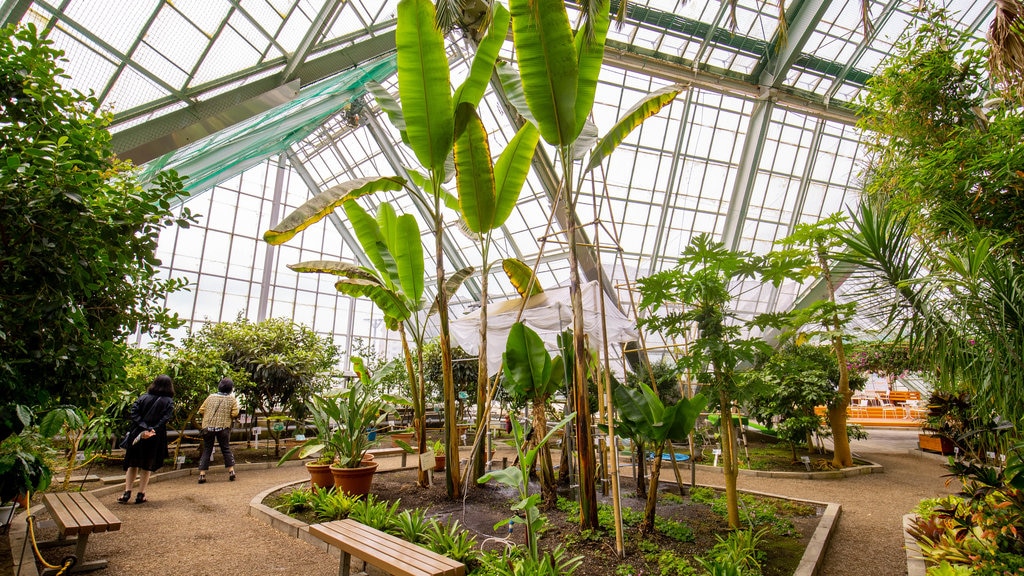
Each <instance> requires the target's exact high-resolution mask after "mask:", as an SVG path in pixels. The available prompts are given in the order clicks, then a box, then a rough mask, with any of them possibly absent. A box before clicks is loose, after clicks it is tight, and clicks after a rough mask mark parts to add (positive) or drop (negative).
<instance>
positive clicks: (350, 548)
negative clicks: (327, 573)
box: [309, 518, 466, 576]
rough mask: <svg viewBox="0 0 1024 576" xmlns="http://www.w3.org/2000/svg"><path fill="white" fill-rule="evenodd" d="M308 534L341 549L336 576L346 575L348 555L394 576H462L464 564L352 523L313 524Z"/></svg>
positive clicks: (350, 521) (464, 568) (348, 521)
mask: <svg viewBox="0 0 1024 576" xmlns="http://www.w3.org/2000/svg"><path fill="white" fill-rule="evenodd" d="M309 533H310V534H312V535H314V536H316V537H317V538H319V539H321V540H323V541H324V542H327V543H328V544H330V545H332V546H334V547H336V548H338V549H339V550H341V564H340V565H339V567H338V575H339V576H348V575H349V566H350V564H351V561H352V556H355V557H356V558H359V559H360V560H362V561H364V562H366V563H367V564H370V565H372V566H376V567H377V568H380V569H382V570H384V571H385V572H387V573H388V574H395V575H397V576H465V574H466V565H465V564H463V563H461V562H456V561H455V560H452V559H451V558H448V557H447V556H442V555H440V554H437V553H435V552H431V551H430V550H427V549H426V548H423V547H422V546H417V545H416V544H413V543H411V542H406V541H405V540H402V539H401V538H398V537H397V536H392V535H391V534H386V533H384V532H381V531H380V530H376V529H374V528H370V527H369V526H367V525H365V524H361V523H359V522H356V521H355V520H350V519H347V518H346V519H345V520H335V521H333V522H324V523H323V524H313V525H312V526H310V527H309Z"/></svg>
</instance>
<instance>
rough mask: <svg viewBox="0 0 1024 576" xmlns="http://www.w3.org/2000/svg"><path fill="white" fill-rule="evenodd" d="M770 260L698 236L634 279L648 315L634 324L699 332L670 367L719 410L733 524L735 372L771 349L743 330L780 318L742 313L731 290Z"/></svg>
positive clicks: (678, 334)
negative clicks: (670, 262) (668, 263)
mask: <svg viewBox="0 0 1024 576" xmlns="http://www.w3.org/2000/svg"><path fill="white" fill-rule="evenodd" d="M768 264H769V258H768V257H757V256H755V255H754V254H752V253H750V252H739V251H732V250H727V249H726V248H725V245H724V244H723V243H721V242H716V241H714V240H712V239H711V236H710V235H708V234H701V235H698V236H696V237H695V238H694V239H693V240H692V241H691V242H690V244H689V245H688V246H687V247H686V249H685V250H683V253H682V255H681V256H680V258H679V260H678V262H677V264H676V266H675V267H673V268H670V269H667V270H662V271H661V272H657V273H655V274H652V275H650V276H648V277H646V278H641V279H639V280H638V286H639V290H640V295H641V301H640V305H639V307H640V309H641V311H643V312H645V313H647V315H646V316H645V317H644V318H641V319H640V321H639V322H638V323H639V324H640V326H641V327H644V328H646V329H649V330H654V331H660V332H661V333H662V334H663V335H664V336H665V337H666V338H686V337H687V336H688V335H690V334H692V333H696V335H697V336H696V338H695V339H692V340H690V341H689V346H688V347H687V348H686V350H685V352H684V353H682V354H681V355H680V356H679V360H678V361H677V364H676V368H677V370H678V371H679V372H680V373H684V374H685V373H689V374H691V375H692V377H693V378H694V379H696V381H697V382H698V383H699V384H701V385H702V386H705V387H707V389H708V390H709V393H710V394H711V395H713V396H712V397H711V402H712V403H713V404H717V406H718V409H719V411H720V412H721V419H720V420H719V426H720V427H721V437H722V472H723V474H724V476H725V489H726V503H727V508H728V514H729V526H730V527H732V528H738V527H739V525H740V519H739V500H738V492H737V486H736V478H737V476H738V475H739V463H738V460H737V455H736V449H735V448H736V432H735V430H734V429H733V420H732V407H733V404H734V400H735V398H736V397H737V395H738V393H739V384H740V382H739V378H738V377H737V371H738V370H740V369H741V366H744V365H753V364H754V362H755V360H756V358H757V354H758V353H759V352H760V353H763V354H768V353H770V352H771V347H770V346H769V345H768V344H767V343H766V342H764V341H763V340H762V339H761V338H759V337H753V336H749V331H750V329H752V328H755V327H756V328H761V329H764V328H766V327H769V326H773V325H778V324H779V323H780V320H781V318H779V317H774V316H771V315H759V316H757V317H755V318H753V319H743V318H740V317H739V316H738V314H737V313H736V312H735V311H733V309H732V306H731V303H732V301H733V297H734V296H733V294H732V293H731V292H730V289H731V288H732V287H733V285H734V283H736V282H739V281H741V280H746V279H752V278H755V277H756V276H758V274H759V273H760V271H761V270H763V269H765V268H766V266H767V265H768ZM674 305H678V307H675V306H674ZM655 477H656V475H655Z"/></svg>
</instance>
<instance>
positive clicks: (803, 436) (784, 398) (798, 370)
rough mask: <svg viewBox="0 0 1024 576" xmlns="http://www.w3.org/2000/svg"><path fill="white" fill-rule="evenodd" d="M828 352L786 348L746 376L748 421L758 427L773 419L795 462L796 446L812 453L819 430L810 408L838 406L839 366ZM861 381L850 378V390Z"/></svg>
mask: <svg viewBox="0 0 1024 576" xmlns="http://www.w3.org/2000/svg"><path fill="white" fill-rule="evenodd" d="M829 352H830V349H829V347H825V346H815V345H811V344H805V345H803V346H788V347H786V348H784V349H783V350H781V351H778V352H776V353H775V354H773V355H772V356H770V357H769V358H767V359H765V360H764V361H763V362H760V363H759V365H758V368H757V369H756V370H753V371H751V372H750V373H749V374H748V378H749V380H748V383H749V388H750V397H749V399H748V401H747V406H748V410H749V412H750V415H751V416H752V417H754V418H757V419H758V420H760V421H762V422H771V421H772V420H773V419H774V418H775V417H779V418H780V419H781V422H780V423H779V426H778V432H779V437H780V438H782V439H783V440H785V441H786V442H788V443H789V445H790V448H791V449H792V451H793V460H794V461H796V459H797V453H796V446H797V444H801V443H805V444H806V445H807V450H808V451H811V450H813V448H814V441H813V436H812V435H814V434H817V433H818V432H819V431H820V429H821V427H822V421H821V417H820V416H818V415H817V414H815V413H814V408H815V406H828V407H830V408H831V407H833V406H835V405H838V404H839V403H840V394H839V365H838V363H837V362H836V359H835V356H833V355H831V354H830V353H829ZM864 382H865V380H864V377H863V376H861V375H859V374H851V375H850V387H851V388H852V389H854V390H859V389H860V388H863V386H864Z"/></svg>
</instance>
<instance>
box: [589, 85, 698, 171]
mask: <svg viewBox="0 0 1024 576" xmlns="http://www.w3.org/2000/svg"><path fill="white" fill-rule="evenodd" d="M682 90H683V87H682V86H680V85H678V84H675V85H673V86H669V87H667V88H663V89H661V90H658V91H657V92H654V93H653V94H650V95H649V96H648V97H647V98H644V99H643V100H641V101H639V102H637V103H636V104H634V105H633V107H632V108H630V109H629V110H628V111H627V112H626V113H625V114H624V115H623V116H622V118H619V121H618V122H616V123H615V126H612V129H611V130H609V131H608V133H607V134H605V136H604V138H602V139H601V141H600V142H598V143H597V146H596V147H594V151H593V153H591V154H590V163H589V164H587V168H586V170H584V172H589V171H590V170H593V169H594V168H596V167H597V166H599V165H600V164H601V162H602V161H603V160H604V159H605V158H607V157H608V155H609V154H611V153H612V152H613V151H614V150H615V148H616V147H618V145H619V144H621V143H622V141H623V140H625V139H626V136H628V135H629V133H630V132H632V131H633V129H634V128H636V127H637V126H639V125H640V124H642V123H643V121H644V120H646V119H648V118H650V117H651V116H654V115H655V114H657V113H658V112H659V111H660V110H661V109H662V108H664V107H665V106H666V105H667V104H668V103H669V102H671V101H672V100H674V99H675V97H676V96H678V95H679V93H680V92H681V91H682Z"/></svg>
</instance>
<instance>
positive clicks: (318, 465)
mask: <svg viewBox="0 0 1024 576" xmlns="http://www.w3.org/2000/svg"><path fill="white" fill-rule="evenodd" d="M342 401H343V399H342V398H341V397H339V396H330V395H327V396H324V395H314V396H313V397H312V398H311V399H310V401H309V402H307V403H306V408H307V410H308V411H309V414H310V416H311V417H312V418H313V427H314V429H316V436H311V437H309V438H306V440H305V441H303V442H302V443H301V444H298V445H296V446H293V447H292V448H291V449H289V450H288V451H287V452H285V453H284V455H283V456H281V459H280V460H279V461H278V462H277V465H278V466H280V465H282V464H284V463H285V462H286V461H288V460H290V459H291V458H292V457H293V456H294V455H295V454H296V453H298V456H299V458H308V457H310V456H316V458H315V459H314V460H310V461H309V462H306V471H307V472H309V483H310V485H312V486H313V487H314V488H330V487H332V486H334V477H333V476H332V475H331V469H330V467H331V464H333V463H334V461H335V460H336V459H337V457H338V450H339V445H338V442H337V439H336V438H335V434H336V433H337V425H336V424H335V423H336V422H337V421H338V417H339V415H340V414H341V410H342V408H341V404H342Z"/></svg>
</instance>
